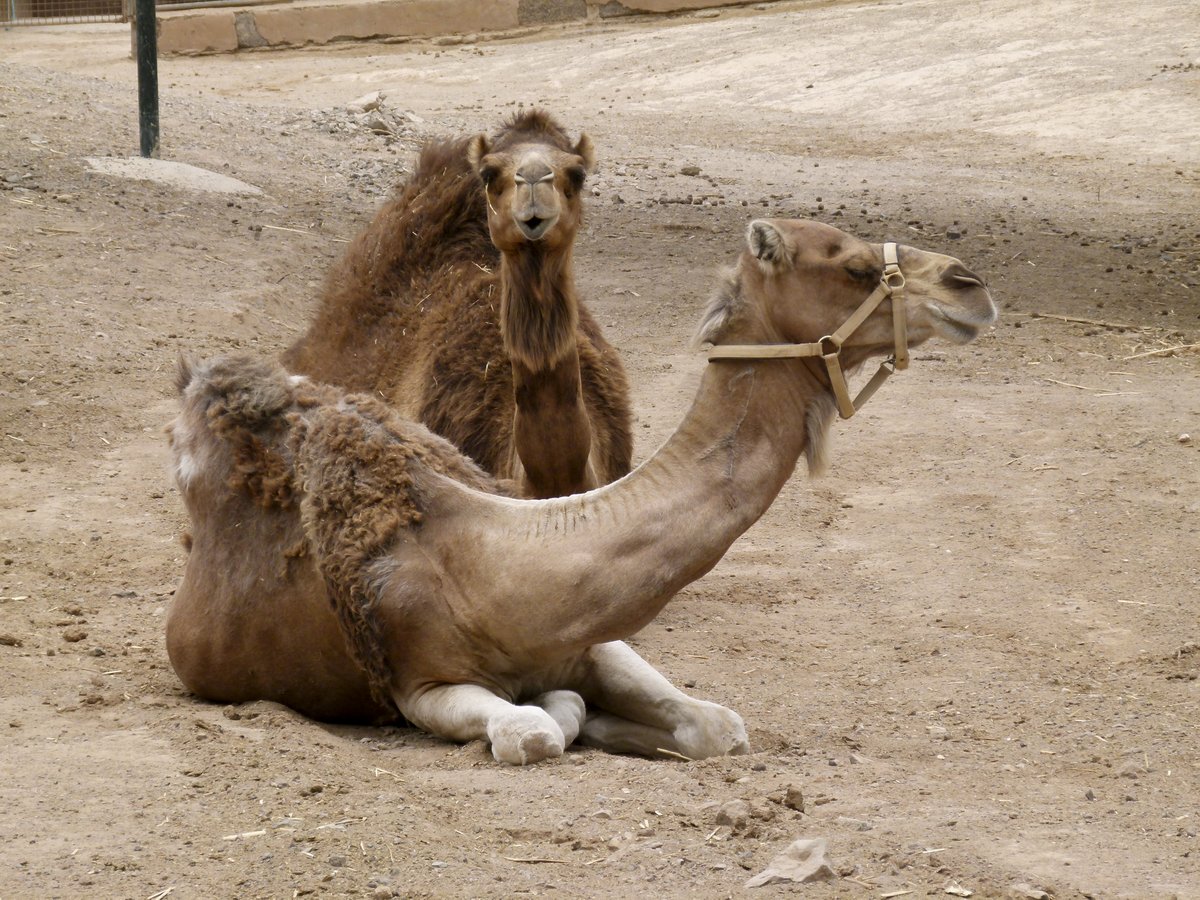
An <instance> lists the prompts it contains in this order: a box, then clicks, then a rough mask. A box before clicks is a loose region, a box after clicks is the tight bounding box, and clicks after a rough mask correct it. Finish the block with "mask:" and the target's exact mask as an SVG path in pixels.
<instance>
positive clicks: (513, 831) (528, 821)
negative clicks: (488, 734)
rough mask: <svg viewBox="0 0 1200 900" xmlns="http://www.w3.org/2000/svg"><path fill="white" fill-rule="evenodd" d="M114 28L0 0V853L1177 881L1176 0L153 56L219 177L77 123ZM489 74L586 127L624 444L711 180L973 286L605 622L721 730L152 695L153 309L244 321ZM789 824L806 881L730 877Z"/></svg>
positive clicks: (647, 398) (1181, 28) (647, 886)
mask: <svg viewBox="0 0 1200 900" xmlns="http://www.w3.org/2000/svg"><path fill="white" fill-rule="evenodd" d="M128 51H129V37H128V33H127V31H126V30H125V29H124V28H122V27H120V26H86V27H84V26H79V27H70V28H58V29H49V28H41V29H29V30H14V31H9V32H2V33H0V350H2V352H0V509H2V514H0V523H2V524H0V731H2V734H0V811H2V812H0V897H3V898H4V900H12V898H26V897H36V898H45V897H72V898H75V897H104V898H108V897H113V898H116V897H127V898H134V900H152V898H153V900H165V898H167V897H170V898H172V900H177V898H189V897H238V898H243V897H246V898H258V897H264V898H266V897H296V896H359V897H364V896H365V897H389V896H404V897H421V896H435V897H483V896H516V895H547V894H557V895H560V896H578V897H632V896H638V895H645V896H659V897H671V898H685V897H689V898H690V897H724V896H745V895H759V894H764V895H775V894H779V893H790V892H795V893H799V894H803V895H804V896H809V897H814V898H823V897H871V898H883V897H896V896H902V895H904V894H905V893H906V892H907V893H908V894H911V895H913V896H967V893H966V892H972V893H973V895H974V896H977V897H993V896H1018V897H1044V896H1049V897H1056V898H1071V897H1083V896H1090V897H1138V898H1140V897H1171V896H1175V897H1200V840H1198V838H1197V833H1198V831H1200V731H1198V729H1200V704H1198V702H1197V701H1198V700H1200V694H1198V691H1200V685H1198V682H1197V676H1198V675H1200V621H1198V617H1197V605H1198V602H1200V575H1198V572H1197V557H1198V555H1200V353H1198V352H1197V342H1200V202H1198V201H1200V7H1198V6H1197V5H1196V4H1195V3H1194V0H1147V2H1142V3H1126V2H1123V0H1090V2H1085V0H1043V2H1038V3H1030V2H1027V0H989V2H967V0H906V2H902V3H901V2H885V3H861V2H851V3H819V4H794V5H789V4H781V5H776V6H773V7H769V8H764V9H742V10H739V11H723V12H720V13H715V14H711V13H705V14H701V15H698V16H687V17H681V18H677V19H671V20H639V21H618V22H609V23H607V24H604V25H600V26H595V27H577V28H571V29H567V30H561V31H554V30H552V31H547V32H545V33H543V34H541V35H525V36H521V37H517V38H510V39H507V40H490V41H470V42H465V43H457V44H454V43H446V42H440V43H430V44H390V45H389V44H371V45H353V46H346V45H342V46H334V47H331V48H328V49H324V50H314V51H300V50H297V51H288V52H275V53H243V54H240V55H237V56H223V57H206V58H176V59H167V60H163V61H162V63H161V66H160V81H161V85H162V155H163V158H164V159H166V160H171V161H174V162H179V163H186V164H190V165H193V166H198V167H202V168H204V169H207V170H210V171H211V172H213V173H217V174H219V175H225V176H229V177H230V178H234V179H239V180H240V181H242V182H245V183H246V184H248V185H252V186H254V187H256V188H258V189H259V190H260V191H261V193H258V194H251V193H223V192H222V190H221V189H222V188H223V187H227V184H226V183H225V182H221V181H219V180H213V179H200V180H197V182H196V183H189V182H188V181H187V179H186V178H185V179H184V180H183V181H182V182H180V181H178V180H177V181H175V182H173V183H166V182H154V181H148V180H141V179H138V178H130V177H127V176H122V175H120V174H119V173H118V174H112V173H109V174H105V173H102V172H97V171H94V170H93V168H92V167H90V166H89V165H88V164H87V162H86V161H85V160H86V159H87V158H89V157H101V158H102V157H127V156H130V155H132V154H135V153H136V148H137V129H136V90H135V84H136V75H135V70H134V66H133V64H132V62H131V61H130V60H129V58H128ZM374 90H382V91H384V92H385V93H386V101H385V104H384V107H383V109H382V111H381V112H380V113H379V114H378V115H377V117H376V118H374V119H370V118H364V117H360V116H356V115H354V114H351V113H349V112H347V111H346V110H345V106H346V104H347V103H348V102H349V101H351V100H352V99H354V98H356V97H358V96H360V95H362V94H364V93H366V92H368V91H374ZM534 104H538V105H542V106H545V107H547V108H548V109H550V110H551V111H553V112H554V113H556V114H557V115H558V116H559V117H560V118H561V119H562V120H563V121H564V122H565V123H567V124H568V126H569V127H570V128H571V129H572V130H573V131H575V130H580V129H586V130H587V131H588V132H589V133H590V134H591V135H592V137H593V139H594V140H595V142H596V145H597V147H598V149H599V153H600V156H601V160H602V171H601V172H600V173H599V174H598V175H597V176H596V177H595V178H593V179H592V180H591V181H590V183H589V184H590V196H589V207H588V216H589V219H588V226H587V227H586V229H585V232H584V233H583V234H581V236H580V240H579V243H578V247H577V254H576V255H577V266H578V275H579V279H580V282H581V287H582V290H583V293H584V295H585V296H586V298H587V299H588V302H589V304H590V306H591V307H592V309H593V310H594V311H595V313H596V314H597V317H598V318H599V320H600V321H601V323H602V324H603V325H604V326H605V328H606V330H607V334H608V335H609V337H610V338H611V339H612V341H613V343H614V344H616V346H617V347H618V348H619V349H620V351H621V352H622V354H623V357H624V359H625V361H626V365H627V367H628V369H629V371H630V375H631V379H632V383H633V391H634V398H633V399H634V407H635V409H636V413H637V445H636V450H635V456H636V458H637V459H639V460H640V459H644V458H646V457H647V456H648V455H650V454H651V453H653V451H654V449H655V448H656V447H657V446H658V444H659V443H660V442H661V441H662V440H663V439H664V438H665V437H666V436H667V435H668V434H669V433H670V432H671V430H672V428H673V427H674V425H675V423H677V422H678V421H679V419H680V418H681V416H682V414H683V411H684V409H686V406H687V403H688V402H689V400H690V397H691V394H692V392H693V390H694V387H695V384H696V381H697V375H698V373H699V371H700V369H701V367H702V366H703V365H704V363H703V360H702V358H701V357H700V355H699V354H697V353H696V352H695V351H694V350H692V349H690V348H689V341H690V337H691V333H692V329H693V328H694V326H695V324H696V322H697V320H698V317H699V313H700V310H701V308H702V306H703V304H704V302H705V300H706V299H707V294H708V291H709V288H710V285H711V284H712V282H713V279H714V273H715V271H716V268H717V266H718V265H720V264H722V263H725V262H729V261H732V259H733V258H734V256H735V254H736V253H737V252H738V249H739V247H740V242H741V235H742V232H743V230H744V228H745V225H746V223H747V221H748V220H750V219H751V218H753V217H756V216H811V217H815V218H818V219H821V220H824V221H828V222H831V223H833V224H836V225H838V226H840V227H842V228H845V229H847V230H849V231H852V232H854V233H856V234H859V235H861V236H863V237H865V238H868V239H871V240H882V239H885V238H888V237H891V238H897V239H899V240H901V241H904V242H908V243H912V244H916V245H920V246H923V247H926V248H929V249H934V250H939V251H942V252H948V253H952V254H954V255H956V256H959V257H960V258H962V259H963V260H964V261H965V262H966V263H967V265H969V266H970V267H971V268H972V269H974V270H976V271H978V272H979V273H981V274H982V275H984V276H985V277H986V278H987V279H988V280H989V283H990V285H991V287H992V288H993V292H994V295H995V298H996V300H997V302H998V304H999V306H1000V309H1001V317H1000V320H999V322H998V324H997V326H996V327H995V329H994V330H992V331H991V332H990V333H988V334H987V335H985V336H984V337H983V338H982V339H980V340H979V341H978V342H977V343H976V344H974V345H971V346H969V347H965V348H955V347H947V346H939V345H929V346H927V347H925V348H922V349H921V351H919V352H918V353H917V354H916V358H915V360H914V363H913V366H912V368H911V370H910V371H908V372H906V373H903V374H901V375H898V376H896V377H895V378H893V379H892V381H891V382H890V383H889V384H888V385H887V386H886V387H885V388H884V390H883V391H882V392H881V393H880V394H879V395H878V396H877V397H876V398H875V399H874V400H873V401H872V402H871V404H870V405H869V406H868V407H867V409H866V410H865V411H864V412H863V413H862V414H861V415H859V416H857V417H855V418H854V419H852V420H850V421H848V422H844V423H840V424H838V425H837V426H836V427H835V436H834V437H835V442H834V454H833V460H834V461H833V466H832V471H831V473H830V474H828V475H826V476H825V477H823V478H821V479H818V480H811V481H810V480H808V479H806V478H804V477H801V476H799V475H798V476H797V477H796V478H795V479H794V480H793V481H792V483H790V484H789V485H788V486H787V487H786V489H785V490H784V492H783V493H782V494H781V496H780V497H779V499H778V500H777V501H776V503H775V504H774V506H773V507H772V508H771V509H770V510H769V512H768V513H767V515H765V516H764V517H763V519H762V520H761V521H760V522H759V523H758V524H757V525H756V526H755V527H754V528H753V529H752V530H751V531H750V532H748V533H747V534H746V535H745V536H744V537H743V538H742V539H741V540H740V541H738V543H736V544H735V545H734V547H733V548H732V550H731V551H730V552H729V554H728V555H727V556H726V558H725V559H724V560H723V561H722V563H721V564H720V565H719V566H718V567H717V568H716V569H715V570H714V571H713V572H712V573H711V574H710V575H708V576H707V577H705V578H704V579H703V580H701V581H699V582H697V583H696V584H694V585H692V586H691V587H689V588H688V589H687V590H685V591H684V592H683V593H682V594H681V595H680V596H679V597H678V598H677V600H676V601H675V602H674V603H673V604H672V605H670V606H668V607H667V609H666V610H665V611H664V612H663V613H662V615H660V616H659V617H658V618H657V619H656V620H655V621H654V622H653V623H652V624H651V625H650V626H648V627H647V628H646V629H644V630H643V631H642V632H641V633H639V634H638V635H637V636H636V637H635V638H634V639H633V643H634V644H635V646H636V647H637V648H638V649H639V651H640V652H642V653H643V654H644V655H645V656H647V657H648V658H649V659H651V660H652V661H653V662H654V663H655V664H656V665H657V666H659V667H660V668H661V670H662V671H664V672H665V673H666V674H667V675H668V676H669V677H670V678H672V679H673V680H674V681H675V682H676V683H677V684H680V685H686V686H687V689H688V690H689V691H690V692H691V693H693V694H695V695H697V696H700V697H703V698H706V699H710V700H714V701H717V702H720V703H723V704H726V705H728V706H730V707H732V708H734V709H736V710H738V711H739V712H740V713H741V714H742V715H743V716H744V717H745V719H746V722H747V725H748V727H749V730H750V735H751V740H752V743H753V747H754V752H753V753H752V754H751V755H749V756H743V757H736V758H725V759H712V760H706V761H699V762H686V761H663V760H658V761H649V760H644V759H640V758H631V757H628V758H627V757H614V756H608V755H605V754H602V753H599V752H597V751H593V750H588V749H578V748H573V749H571V750H570V751H569V752H568V753H567V754H566V756H565V757H564V758H563V759H561V760H559V761H556V762H553V763H548V764H541V765H537V766H534V767H530V768H528V769H515V768H506V767H503V766H500V765H498V764H497V763H495V762H494V761H492V759H491V756H490V754H489V753H488V751H487V749H486V747H484V746H483V745H481V744H468V745H466V746H455V745H451V744H448V743H445V742H443V741H440V740H435V739H433V738H430V737H428V736H426V735H423V734H421V733H419V732H416V731H414V730H410V729H404V728H367V727H331V726H328V725H323V724H320V723H316V722H312V721H308V720H305V719H303V718H301V717H299V716H297V715H295V714H293V713H291V712H289V711H288V710H286V709H283V708H280V707H276V706H272V705H270V704H249V705H246V706H239V707H221V706H214V705H209V704H206V703H203V702H200V701H198V700H197V699H196V698H194V697H192V696H190V695H188V693H187V692H186V691H185V690H184V689H183V688H182V687H181V685H180V684H179V682H178V681H177V679H176V678H175V676H174V674H173V672H172V670H171V668H170V665H169V663H168V660H167V657H166V654H165V651H164V647H163V621H164V616H165V612H166V610H167V609H168V607H169V604H170V602H171V594H172V591H173V588H174V585H175V584H176V583H177V581H178V578H179V576H180V573H181V570H182V565H183V558H184V551H183V549H182V548H181V546H180V544H179V543H178V535H179V534H180V532H182V531H183V530H184V529H185V528H186V525H187V523H186V516H185V514H184V510H183V507H182V504H181V502H180V499H179V497H178V494H177V492H176V490H175V488H174V486H173V485H172V484H171V482H170V480H169V478H168V475H167V450H166V443H165V437H164V435H163V432H162V429H163V426H164V425H165V423H166V422H168V421H169V420H170V419H171V418H172V416H173V415H174V411H175V399H174V396H173V387H172V378H173V370H174V366H175V361H176V359H177V357H178V355H179V354H180V353H181V352H187V353H193V354H198V355H202V356H207V355H213V354H217V353H221V352H225V351H229V350H235V349H237V350H242V351H251V352H256V353H261V354H264V355H272V354H275V353H277V352H279V351H280V350H281V349H282V348H284V347H286V346H287V345H288V344H289V343H290V342H291V341H292V340H294V339H295V337H296V336H297V335H298V333H299V332H300V331H301V330H302V329H303V327H304V326H305V323H306V322H307V320H308V317H309V314H310V311H311V309H312V305H313V301H314V298H315V296H316V292H317V290H318V287H319V283H320V279H321V278H322V275H323V273H324V272H325V271H326V269H327V268H328V266H329V265H330V263H331V261H332V260H334V259H335V258H336V257H337V256H338V254H339V253H340V252H341V251H342V249H343V248H344V246H345V243H344V242H345V240H346V239H347V238H349V237H351V236H352V235H353V234H354V233H355V232H356V231H357V230H358V229H359V228H361V227H362V226H363V224H364V223H365V222H366V221H367V219H368V218H369V216H370V215H371V213H372V210H373V209H374V207H375V206H376V205H377V204H378V203H379V201H380V199H381V198H382V197H383V196H384V194H385V192H386V191H387V190H388V188H389V187H390V185H392V184H393V183H395V181H396V180H398V179H400V178H402V177H403V176H404V175H405V173H406V172H407V171H409V168H410V166H411V163H412V160H413V152H414V149H415V148H416V147H417V146H418V145H419V143H420V141H421V140H422V139H424V138H425V137H427V136H430V135H440V134H448V133H460V132H468V131H472V132H473V131H477V130H481V129H490V128H492V127H493V126H495V125H496V124H497V123H498V122H499V121H500V120H501V119H502V118H503V117H505V116H507V115H508V114H510V113H511V112H512V111H514V110H515V109H517V108H518V107H519V106H521V105H526V106H528V105H534ZM109 168H110V169H111V168H112V167H111V166H110V167H109ZM684 170H686V172H687V173H695V174H685V173H684ZM135 174H136V173H135ZM531 577H536V573H531ZM798 838H823V839H825V840H826V841H827V847H828V850H827V855H828V858H829V861H830V864H831V866H832V868H833V871H834V877H833V879H832V880H830V881H825V882H821V883H816V884H808V885H803V886H795V885H791V886H789V885H783V886H774V887H764V888H756V889H750V888H746V887H745V883H746V881H747V880H748V879H749V878H750V877H751V876H752V875H753V874H755V873H757V872H759V871H761V870H762V869H764V868H765V867H766V866H767V864H768V863H769V862H770V861H771V860H772V859H773V858H774V857H775V856H776V855H777V854H779V853H780V852H781V851H783V850H784V849H785V848H786V847H787V846H788V845H789V844H790V843H791V842H792V841H794V840H796V839H798Z"/></svg>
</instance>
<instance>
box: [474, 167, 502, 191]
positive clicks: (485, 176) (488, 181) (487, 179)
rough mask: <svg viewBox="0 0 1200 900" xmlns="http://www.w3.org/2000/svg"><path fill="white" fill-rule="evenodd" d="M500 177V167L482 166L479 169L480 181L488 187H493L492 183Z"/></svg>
mask: <svg viewBox="0 0 1200 900" xmlns="http://www.w3.org/2000/svg"><path fill="white" fill-rule="evenodd" d="M499 176H500V167H499V166H491V165H489V166H481V167H480V169H479V179H480V180H481V181H482V182H483V183H484V185H485V186H486V187H491V186H492V182H493V181H495V180H496V179H497V178H498V177H499Z"/></svg>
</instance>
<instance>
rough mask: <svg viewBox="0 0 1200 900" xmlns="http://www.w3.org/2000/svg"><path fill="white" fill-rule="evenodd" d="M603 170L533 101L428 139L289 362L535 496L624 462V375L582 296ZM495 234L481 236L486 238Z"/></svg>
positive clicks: (566, 488)
mask: <svg viewBox="0 0 1200 900" xmlns="http://www.w3.org/2000/svg"><path fill="white" fill-rule="evenodd" d="M594 167H595V154H594V151H593V149H592V144H591V141H590V140H589V139H588V137H587V135H582V136H581V137H580V138H579V140H578V141H577V142H576V143H574V144H572V143H571V142H570V141H569V139H568V137H567V134H566V132H565V131H563V129H562V128H561V127H560V126H559V125H558V123H557V122H555V121H554V120H553V119H552V118H550V116H548V115H546V114H545V113H543V112H540V111H532V112H525V113H518V114H517V115H516V116H514V117H513V118H512V119H511V120H510V121H509V122H508V123H507V124H506V125H505V126H504V127H503V128H501V130H500V131H499V132H498V133H497V134H496V135H495V136H493V137H492V138H490V139H489V138H487V137H486V136H484V135H478V136H476V137H474V138H471V139H463V140H453V141H440V142H434V143H431V144H429V145H427V146H426V147H425V149H424V150H423V151H422V153H421V157H420V160H419V162H418V165H417V170H416V172H415V173H414V175H413V177H412V178H411V179H410V180H409V181H408V182H407V183H406V184H404V185H402V186H401V188H400V189H399V190H398V192H397V193H396V195H395V196H394V197H393V198H392V199H391V200H390V201H388V202H387V203H385V204H384V205H383V207H382V208H381V209H380V210H379V212H378V213H377V214H376V216H375V218H374V220H373V221H372V222H371V223H370V224H369V225H368V226H367V228H366V229H365V230H364V231H363V232H362V233H361V234H359V235H358V237H357V238H355V240H354V241H353V242H352V243H351V245H350V247H349V248H348V250H347V251H346V254H345V256H344V257H343V258H342V259H341V260H340V262H338V264H337V265H336V266H335V267H334V268H333V270H332V271H331V272H330V274H329V277H328V279H327V281H326V284H325V289H324V293H323V296H322V298H321V302H320V307H319V309H318V311H317V315H316V317H315V318H314V320H313V322H312V325H311V326H310V328H309V329H308V332H307V333H306V334H305V335H304V336H303V337H302V338H300V340H298V341H297V342H296V343H295V344H294V345H293V346H292V347H291V348H290V349H288V350H287V351H286V352H285V354H284V356H283V361H284V364H285V365H286V366H287V367H288V368H289V369H291V370H292V371H293V372H297V373H301V374H305V375H309V376H311V377H312V378H314V379H316V380H317V381H323V382H327V383H329V384H335V385H339V386H341V387H344V388H347V389H349V390H353V391H362V392H366V393H371V394H377V395H378V396H382V397H383V398H384V399H385V400H386V401H387V402H388V403H389V404H390V405H392V406H393V407H394V408H395V409H396V410H397V411H399V412H400V413H401V414H402V415H404V416H406V417H408V418H411V419H416V420H417V421H420V422H423V423H424V424H425V425H427V426H428V427H429V428H431V429H432V430H433V431H435V432H437V433H438V434H440V435H442V436H444V437H446V438H448V439H449V440H450V441H451V442H452V443H454V444H455V445H456V446H457V447H458V448H459V449H460V450H462V451H463V452H464V453H466V454H467V455H468V456H470V457H471V458H472V459H474V460H476V461H477V462H478V463H479V464H480V465H481V466H483V468H484V469H486V470H487V471H489V472H491V473H492V474H493V475H496V476H498V477H501V478H511V479H515V480H516V481H517V482H518V483H519V484H520V490H521V492H522V493H523V494H524V495H525V496H529V497H554V496H560V495H565V494H574V493H579V492H580V491H585V490H588V489H589V488H593V487H597V486H599V485H601V484H605V483H607V482H609V481H612V480H614V479H616V478H620V477H621V476H623V475H624V474H626V473H627V472H628V471H629V468H630V459H631V456H632V453H633V438H632V432H631V424H630V421H631V415H630V407H629V386H628V383H627V381H626V377H625V371H624V369H623V368H622V366H621V362H620V359H619V358H618V357H617V353H616V351H615V350H614V349H613V348H612V346H611V345H610V344H609V343H608V342H607V341H606V340H605V339H604V337H603V335H602V334H601V332H600V327H599V325H598V324H597V323H596V321H595V319H593V318H592V316H591V315H590V314H589V313H588V311H587V309H586V308H585V307H584V306H583V305H582V304H581V303H580V301H579V299H578V297H577V295H576V292H575V279H574V274H573V266H572V254H573V249H574V243H575V236H576V234H577V233H578V231H579V228H580V226H581V224H582V222H583V203H582V188H583V183H584V179H585V177H586V175H587V173H588V172H589V171H592V170H593V169H594ZM489 234H490V240H489Z"/></svg>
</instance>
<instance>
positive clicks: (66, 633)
mask: <svg viewBox="0 0 1200 900" xmlns="http://www.w3.org/2000/svg"><path fill="white" fill-rule="evenodd" d="M87 636H88V633H87V629H86V628H80V627H79V626H78V625H76V626H73V627H71V628H65V629H63V633H62V639H63V640H64V641H66V642H67V643H68V644H78V643H79V642H80V641H82V640H83V639H84V638H86V637H87Z"/></svg>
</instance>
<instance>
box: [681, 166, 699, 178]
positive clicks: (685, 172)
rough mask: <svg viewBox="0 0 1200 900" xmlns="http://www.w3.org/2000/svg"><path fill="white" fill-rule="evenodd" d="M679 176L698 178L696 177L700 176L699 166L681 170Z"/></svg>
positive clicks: (685, 167) (686, 167)
mask: <svg viewBox="0 0 1200 900" xmlns="http://www.w3.org/2000/svg"><path fill="white" fill-rule="evenodd" d="M679 174H680V175H691V176H696V175H699V174H700V167H699V166H684V167H683V168H682V169H680V170H679Z"/></svg>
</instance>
